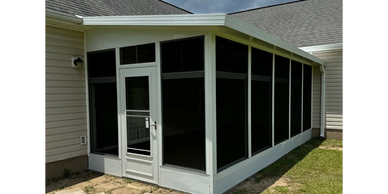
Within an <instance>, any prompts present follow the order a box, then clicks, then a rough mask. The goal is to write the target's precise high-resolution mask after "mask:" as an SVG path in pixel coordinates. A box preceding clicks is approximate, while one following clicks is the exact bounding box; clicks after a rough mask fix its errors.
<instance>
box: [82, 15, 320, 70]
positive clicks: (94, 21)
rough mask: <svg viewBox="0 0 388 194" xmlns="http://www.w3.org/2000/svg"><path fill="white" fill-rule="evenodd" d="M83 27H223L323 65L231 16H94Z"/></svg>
mask: <svg viewBox="0 0 388 194" xmlns="http://www.w3.org/2000/svg"><path fill="white" fill-rule="evenodd" d="M82 19H83V22H82V25H83V26H85V27H86V26H90V27H92V26H175V27H176V26H193V27H195V26H214V27H218V26H224V27H227V28H230V29H233V30H235V31H238V32H241V33H244V34H246V35H249V36H251V37H253V38H256V39H259V40H262V41H265V42H267V43H269V44H272V45H274V47H279V48H281V49H285V50H287V51H289V52H290V53H292V54H296V55H299V56H301V57H303V58H305V59H308V60H311V61H312V62H313V63H317V64H321V65H323V64H324V61H323V60H322V59H319V58H318V57H315V56H313V55H311V54H309V53H307V52H305V51H303V50H301V49H299V48H297V47H295V46H293V45H291V44H289V43H287V42H285V41H283V40H281V39H279V38H277V37H275V36H272V35H270V34H267V33H265V32H264V31H261V30H259V29H257V28H255V27H253V26H251V25H249V24H246V23H244V22H241V21H239V20H237V19H235V18H233V17H232V16H229V15H226V14H224V13H222V14H184V15H142V16H96V17H83V18H82Z"/></svg>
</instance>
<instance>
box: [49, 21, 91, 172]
mask: <svg viewBox="0 0 388 194" xmlns="http://www.w3.org/2000/svg"><path fill="white" fill-rule="evenodd" d="M74 56H79V57H81V58H82V59H84V33H83V32H79V31H73V30H68V29H63V28H57V27H53V26H46V178H49V177H52V176H54V177H55V175H53V174H52V173H50V171H51V170H50V166H52V165H50V164H53V162H57V161H62V160H65V159H69V158H75V157H79V156H85V155H86V154H87V145H81V143H80V136H83V135H87V127H86V88H85V69H84V68H81V69H74V68H72V67H71V57H74ZM81 158H83V159H82V161H83V160H86V162H84V163H85V164H84V163H82V162H79V163H78V164H79V165H83V166H84V168H85V169H86V168H87V166H86V164H87V157H81ZM56 166H58V164H57V163H56ZM59 166H60V165H59ZM62 170H63V169H62ZM70 170H71V169H70ZM47 171H48V172H47ZM61 172H62V171H61ZM73 172H74V171H73ZM54 174H58V173H54ZM47 176H48V177H47ZM59 176H61V174H59Z"/></svg>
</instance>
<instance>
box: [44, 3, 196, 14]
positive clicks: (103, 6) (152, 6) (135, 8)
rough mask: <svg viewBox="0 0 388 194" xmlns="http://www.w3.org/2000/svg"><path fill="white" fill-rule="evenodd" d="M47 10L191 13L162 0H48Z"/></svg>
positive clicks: (75, 12)
mask: <svg viewBox="0 0 388 194" xmlns="http://www.w3.org/2000/svg"><path fill="white" fill-rule="evenodd" d="M46 10H49V11H55V12H60V13H65V14H77V15H81V16H121V15H169V14H190V13H191V12H189V11H186V10H184V9H181V8H178V7H175V6H173V5H171V4H168V3H166V2H163V1H160V0H46Z"/></svg>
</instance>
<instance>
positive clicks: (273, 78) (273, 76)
mask: <svg viewBox="0 0 388 194" xmlns="http://www.w3.org/2000/svg"><path fill="white" fill-rule="evenodd" d="M274 146H275V54H272V147H274Z"/></svg>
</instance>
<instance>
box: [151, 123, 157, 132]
mask: <svg viewBox="0 0 388 194" xmlns="http://www.w3.org/2000/svg"><path fill="white" fill-rule="evenodd" d="M154 123H155V124H151V126H154V127H155V130H156V121H154Z"/></svg>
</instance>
